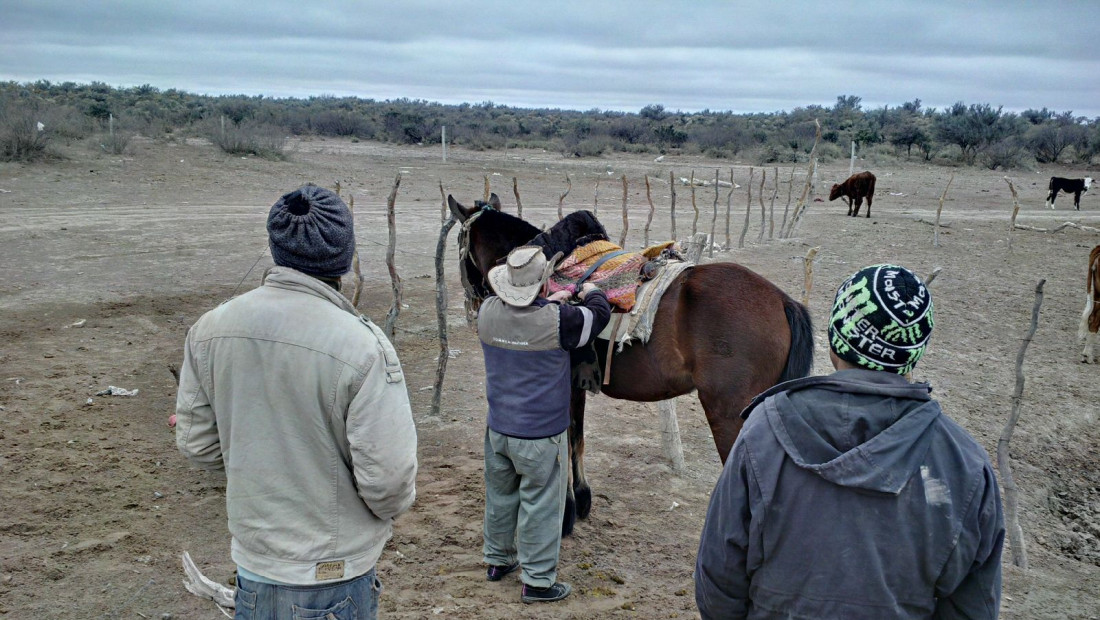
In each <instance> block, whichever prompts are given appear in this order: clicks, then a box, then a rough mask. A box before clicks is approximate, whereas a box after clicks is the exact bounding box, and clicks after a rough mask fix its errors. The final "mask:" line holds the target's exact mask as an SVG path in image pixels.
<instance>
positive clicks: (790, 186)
mask: <svg viewBox="0 0 1100 620" xmlns="http://www.w3.org/2000/svg"><path fill="white" fill-rule="evenodd" d="M794 168H795V167H794V166H791V178H789V179H787V206H785V207H783V223H782V224H780V225H779V237H780V238H782V237H783V231H784V230H786V228H787V212H788V211H790V210H791V194H792V193H793V191H794Z"/></svg>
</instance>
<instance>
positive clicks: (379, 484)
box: [176, 185, 417, 618]
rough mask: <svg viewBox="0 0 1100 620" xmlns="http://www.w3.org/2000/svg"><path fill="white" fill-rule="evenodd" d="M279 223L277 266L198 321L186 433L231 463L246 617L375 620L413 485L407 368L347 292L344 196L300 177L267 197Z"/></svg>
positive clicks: (185, 405)
mask: <svg viewBox="0 0 1100 620" xmlns="http://www.w3.org/2000/svg"><path fill="white" fill-rule="evenodd" d="M267 232H268V240H269V244H270V248H271V256H272V257H273V258H274V259H275V265H276V266H275V267H272V268H271V269H269V270H268V271H267V273H265V274H264V278H263V284H262V286H260V287H258V288H256V289H254V290H252V291H249V292H247V293H245V294H243V295H240V296H238V297H235V298H233V299H231V300H229V301H227V302H225V303H224V304H222V305H220V306H218V307H217V308H215V309H213V310H211V311H209V312H207V313H206V314H204V315H203V316H202V317H201V318H200V319H199V320H198V322H196V323H195V325H193V326H192V327H191V329H190V330H189V331H188V332H187V341H186V344H185V347H184V356H183V365H182V368H181V369H180V385H179V393H178V395H177V397H176V417H177V424H176V445H177V446H178V447H179V449H180V451H181V452H182V453H183V454H184V455H185V456H186V457H187V458H188V459H189V460H190V461H191V462H192V463H193V464H194V465H196V466H198V467H200V468H203V469H215V470H222V469H224V470H225V472H226V473H225V476H226V510H227V513H228V516H229V532H230V534H231V535H232V546H231V551H232V557H233V560H234V562H236V564H237V592H236V599H235V602H236V606H237V613H238V616H237V617H254V618H289V617H291V616H292V615H293V616H294V617H297V616H298V611H299V610H301V609H308V610H310V617H317V618H321V617H324V618H328V617H345V614H346V612H347V610H348V609H351V610H353V611H355V610H358V614H359V615H358V617H361V618H375V617H376V615H377V610H378V595H379V592H380V591H381V588H382V584H381V581H380V580H379V578H378V575H377V574H376V572H375V563H376V562H377V560H378V558H379V556H380V555H381V553H382V549H383V547H384V546H385V544H386V541H387V540H389V538H390V535H391V532H392V527H393V525H392V524H393V520H394V518H395V517H397V516H398V515H400V514H401V513H403V512H405V511H406V510H408V509H409V507H410V506H411V505H412V503H413V499H414V498H415V496H416V469H417V461H416V429H415V427H414V426H413V420H412V411H411V409H410V407H409V396H408V390H407V389H406V387H405V379H404V374H403V373H402V371H401V364H400V362H399V361H398V359H397V354H396V353H395V352H394V350H393V347H392V346H391V345H390V343H389V341H388V340H387V339H386V336H385V335H384V334H383V333H382V330H380V329H379V328H378V327H377V326H375V325H374V324H373V323H371V322H370V321H369V320H368V319H367V318H365V317H363V316H361V315H360V314H359V312H358V311H357V310H356V309H355V308H354V307H353V306H352V304H351V302H350V301H348V300H347V299H346V298H344V296H343V295H341V294H340V292H339V282H340V276H342V275H343V274H345V273H347V272H348V270H349V268H350V266H351V260H352V254H353V253H354V252H355V235H354V231H353V228H352V219H351V213H350V212H349V211H348V208H347V206H346V205H345V204H344V202H343V201H342V200H340V198H339V197H338V196H337V195H336V194H334V193H332V192H331V191H329V190H327V189H323V188H320V187H317V186H315V185H306V186H303V187H301V188H299V189H297V190H294V191H292V192H290V193H288V194H286V195H284V196H283V197H282V198H280V199H279V200H278V202H276V203H275V204H274V205H273V206H272V207H271V211H270V213H269V214H268V218H267ZM215 386H217V389H216V390H215V389H214V388H215ZM349 601H350V602H349ZM242 614H243V615H242Z"/></svg>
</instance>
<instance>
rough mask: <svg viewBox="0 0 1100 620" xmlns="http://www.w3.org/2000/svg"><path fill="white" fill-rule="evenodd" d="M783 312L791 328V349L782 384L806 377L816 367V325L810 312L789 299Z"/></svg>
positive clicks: (784, 302)
mask: <svg viewBox="0 0 1100 620" xmlns="http://www.w3.org/2000/svg"><path fill="white" fill-rule="evenodd" d="M783 312H784V313H785V314H786V315H787V325H788V326H790V328H791V348H790V350H789V351H788V352H787V365H786V367H784V368H783V374H782V375H780V377H779V382H780V383H782V382H784V381H790V380H791V379H799V378H802V377H805V376H807V375H809V374H810V371H811V370H813V367H814V325H813V320H812V319H811V318H810V311H809V310H807V309H806V306H804V305H802V304H800V303H798V302H797V301H795V300H793V299H791V298H790V297H787V298H786V299H784V300H783Z"/></svg>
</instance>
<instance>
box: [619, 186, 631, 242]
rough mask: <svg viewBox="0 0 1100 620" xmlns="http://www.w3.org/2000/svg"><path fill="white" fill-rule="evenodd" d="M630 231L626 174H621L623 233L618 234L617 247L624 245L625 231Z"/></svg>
mask: <svg viewBox="0 0 1100 620" xmlns="http://www.w3.org/2000/svg"><path fill="white" fill-rule="evenodd" d="M629 231H630V219H629V217H628V216H627V213H626V175H625V174H624V175H623V234H622V235H620V236H619V247H620V248H625V247H626V233H627V232H629Z"/></svg>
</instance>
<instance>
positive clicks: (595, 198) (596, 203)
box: [592, 177, 600, 219]
mask: <svg viewBox="0 0 1100 620" xmlns="http://www.w3.org/2000/svg"><path fill="white" fill-rule="evenodd" d="M592 215H594V216H595V217H596V219H600V177H596V189H595V191H594V192H593V193H592Z"/></svg>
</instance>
